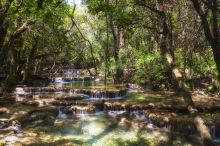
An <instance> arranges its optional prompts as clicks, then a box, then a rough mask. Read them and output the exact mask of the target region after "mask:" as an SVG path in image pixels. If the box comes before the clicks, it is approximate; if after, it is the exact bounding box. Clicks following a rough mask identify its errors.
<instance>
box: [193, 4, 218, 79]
mask: <svg viewBox="0 0 220 146" xmlns="http://www.w3.org/2000/svg"><path fill="white" fill-rule="evenodd" d="M191 1H192V3H193V6H194V9H195V10H196V12H197V13H198V15H199V16H200V19H201V24H202V27H203V30H204V34H205V37H206V40H207V41H208V42H209V44H210V45H211V47H212V50H213V55H214V61H215V63H216V67H217V71H218V80H219V81H220V29H219V28H220V25H219V21H218V18H219V16H220V13H219V8H220V5H219V2H218V0H211V1H208V0H203V1H199V0H191ZM206 9H208V10H210V13H211V15H208V13H207V10H206Z"/></svg>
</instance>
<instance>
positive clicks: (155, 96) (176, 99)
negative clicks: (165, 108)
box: [126, 93, 184, 106]
mask: <svg viewBox="0 0 220 146" xmlns="http://www.w3.org/2000/svg"><path fill="white" fill-rule="evenodd" d="M126 102H128V103H131V104H141V105H147V104H149V103H154V104H156V105H175V106H183V105H184V101H183V98H182V97H180V96H175V95H169V94H168V95H166V94H160V93H138V94H137V93H131V94H130V95H128V97H127V98H126Z"/></svg>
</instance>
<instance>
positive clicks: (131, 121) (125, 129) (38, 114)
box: [0, 69, 220, 146]
mask: <svg viewBox="0 0 220 146" xmlns="http://www.w3.org/2000/svg"><path fill="white" fill-rule="evenodd" d="M130 92H132V91H130V90H129V89H127V88H126V87H124V86H122V85H114V84H113V83H112V82H111V81H108V84H107V87H105V86H104V81H102V80H101V79H100V78H96V77H88V76H86V75H85V74H83V73H81V71H80V70H74V69H65V70H64V71H63V72H62V73H59V74H57V76H55V77H54V79H53V82H51V83H50V84H49V85H47V86H36V87H35V86H34V87H28V86H19V87H17V88H16V90H15V94H16V98H15V100H16V102H15V103H13V104H11V105H7V106H6V109H8V110H9V111H8V113H11V114H7V113H5V114H1V115H0V116H1V121H3V119H9V118H10V117H11V116H13V117H14V118H11V119H13V121H17V122H16V123H15V122H14V123H13V122H10V121H8V123H9V125H10V126H9V127H7V128H8V129H10V128H11V129H10V131H13V132H8V131H7V130H2V131H0V141H2V142H4V143H5V144H6V145H8V146H20V145H21V146H22V145H25V146H62V145H63V146H75V145H76V146H78V145H79V146H81V145H83V146H200V145H201V144H200V142H199V135H198V134H197V133H196V132H194V131H195V130H192V131H193V132H191V133H190V134H189V133H184V132H182V133H181V132H179V131H178V132H177V131H175V130H174V131H172V127H171V126H170V125H167V124H155V123H154V122H153V121H152V120H151V119H150V118H148V117H147V116H146V112H145V111H144V110H143V109H141V108H137V107H129V108H128V106H127V105H124V106H123V103H124V101H126V96H127V95H128V94H130ZM113 103H117V104H122V105H120V106H116V105H114V104H113ZM9 116H10V117H9ZM14 119H16V120H14ZM11 121H12V120H11ZM7 128H5V129H7ZM182 128H183V129H187V127H182ZM1 129H4V127H2V128H1ZM189 129H193V127H190V128H189ZM210 130H212V134H213V137H214V138H215V140H216V142H218V139H219V137H220V136H219V133H218V132H217V131H216V128H215V127H213V126H212V127H210ZM0 145H1V144H0Z"/></svg>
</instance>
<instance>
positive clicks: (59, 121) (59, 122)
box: [54, 119, 64, 126]
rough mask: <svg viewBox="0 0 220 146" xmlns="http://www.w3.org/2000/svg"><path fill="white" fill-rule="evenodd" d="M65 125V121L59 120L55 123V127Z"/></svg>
mask: <svg viewBox="0 0 220 146" xmlns="http://www.w3.org/2000/svg"><path fill="white" fill-rule="evenodd" d="M63 125H64V121H63V120H60V119H57V120H55V122H54V126H63Z"/></svg>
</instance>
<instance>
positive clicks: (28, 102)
mask: <svg viewBox="0 0 220 146" xmlns="http://www.w3.org/2000/svg"><path fill="white" fill-rule="evenodd" d="M21 104H23V105H27V106H38V105H39V103H38V102H37V101H24V102H21Z"/></svg>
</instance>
